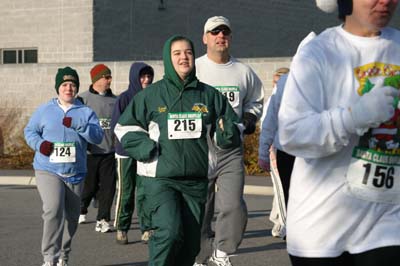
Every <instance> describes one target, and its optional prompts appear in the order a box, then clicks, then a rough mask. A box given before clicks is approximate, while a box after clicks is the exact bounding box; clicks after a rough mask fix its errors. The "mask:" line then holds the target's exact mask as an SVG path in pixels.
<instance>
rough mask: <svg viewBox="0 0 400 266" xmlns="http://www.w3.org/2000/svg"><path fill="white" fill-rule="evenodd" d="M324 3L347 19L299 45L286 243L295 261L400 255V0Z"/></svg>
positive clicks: (283, 118)
mask: <svg viewBox="0 0 400 266" xmlns="http://www.w3.org/2000/svg"><path fill="white" fill-rule="evenodd" d="M317 4H318V6H319V7H320V8H321V9H323V10H325V11H333V9H336V10H337V11H338V17H339V18H340V19H341V20H342V21H343V23H342V24H341V25H339V26H336V27H332V28H329V29H326V30H325V31H323V32H322V33H320V34H319V35H318V36H317V37H315V38H314V39H313V40H311V41H310V42H309V43H308V44H307V45H305V46H304V47H303V48H302V49H301V50H300V51H299V52H298V53H297V54H296V56H295V57H294V58H293V61H292V64H291V66H290V73H289V76H288V79H287V82H286V85H285V91H284V93H283V97H282V101H281V106H280V110H279V115H278V116H279V118H278V123H279V128H278V134H279V140H280V144H281V146H282V148H283V150H284V151H285V152H287V153H290V154H292V155H294V156H296V161H295V164H294V168H293V172H292V176H291V181H290V197H289V202H288V210H287V250H288V253H289V255H290V259H291V262H292V265H293V266H317V265H318V266H319V265H324V266H325V265H329V266H336V265H337V266H343V265H346V266H378V265H385V266H395V265H399V263H400V230H399V229H400V196H399V195H400V167H399V162H400V148H399V147H400V145H399V144H400V134H399V130H398V128H399V123H398V122H397V121H398V118H399V115H400V110H399V105H398V97H399V90H398V89H399V87H400V86H399V85H400V80H399V79H400V76H399V75H400V32H399V31H398V30H396V29H394V28H390V27H387V25H388V24H389V22H390V20H391V18H392V16H393V15H394V14H395V10H396V7H397V5H398V0H346V1H344V0H338V1H336V0H332V1H322V0H319V1H317ZM335 5H336V6H337V8H332V7H334V6H335ZM391 132H393V133H394V135H391V137H392V138H391V139H386V137H388V135H389V133H391ZM378 135H380V136H378ZM376 138H379V141H378V142H375V140H376ZM389 144H390V145H389ZM394 144H396V145H394Z"/></svg>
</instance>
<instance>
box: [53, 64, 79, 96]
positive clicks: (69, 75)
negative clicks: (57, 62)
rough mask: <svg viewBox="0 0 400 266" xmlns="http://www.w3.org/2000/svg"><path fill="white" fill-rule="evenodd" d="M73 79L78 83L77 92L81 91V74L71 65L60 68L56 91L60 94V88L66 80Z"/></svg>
mask: <svg viewBox="0 0 400 266" xmlns="http://www.w3.org/2000/svg"><path fill="white" fill-rule="evenodd" d="M67 81H71V82H73V83H75V85H76V93H78V91H79V76H78V73H77V72H76V70H75V69H73V68H70V67H69V66H67V67H65V68H59V69H58V71H57V75H56V85H55V88H56V92H57V94H58V88H59V87H60V85H61V84H63V83H64V82H67Z"/></svg>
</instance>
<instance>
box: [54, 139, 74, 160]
mask: <svg viewBox="0 0 400 266" xmlns="http://www.w3.org/2000/svg"><path fill="white" fill-rule="evenodd" d="M75 161H76V148H75V143H74V142H55V143H54V150H53V152H52V153H51V155H50V162H51V163H74V162H75Z"/></svg>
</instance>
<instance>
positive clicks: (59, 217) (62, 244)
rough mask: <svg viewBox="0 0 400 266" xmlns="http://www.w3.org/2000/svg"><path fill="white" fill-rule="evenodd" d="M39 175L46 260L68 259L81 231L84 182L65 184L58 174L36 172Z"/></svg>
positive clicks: (37, 176)
mask: <svg viewBox="0 0 400 266" xmlns="http://www.w3.org/2000/svg"><path fill="white" fill-rule="evenodd" d="M35 176H36V185H37V188H38V191H39V194H40V198H41V199H42V203H43V215H42V218H43V237H42V255H43V260H44V261H50V262H57V261H58V259H59V258H62V259H64V260H68V254H69V252H70V251H71V240H72V237H73V236H74V234H75V232H76V229H77V228H78V219H79V214H80V203H81V200H80V196H81V193H82V188H83V182H81V183H79V184H76V185H73V184H69V183H64V182H63V181H62V180H61V179H60V178H59V177H58V176H57V175H55V174H53V173H50V172H47V171H40V170H36V171H35ZM64 224H66V225H65V226H66V230H64Z"/></svg>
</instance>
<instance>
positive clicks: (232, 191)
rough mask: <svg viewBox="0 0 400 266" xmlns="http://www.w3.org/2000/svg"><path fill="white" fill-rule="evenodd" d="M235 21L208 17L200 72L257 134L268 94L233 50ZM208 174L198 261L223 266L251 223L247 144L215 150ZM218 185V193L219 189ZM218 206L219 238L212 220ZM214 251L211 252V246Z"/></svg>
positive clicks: (198, 64) (248, 129)
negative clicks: (245, 195)
mask: <svg viewBox="0 0 400 266" xmlns="http://www.w3.org/2000/svg"><path fill="white" fill-rule="evenodd" d="M231 41H232V26H231V23H230V21H229V20H228V19H227V18H225V17H223V16H214V17H211V18H209V19H208V20H207V21H206V23H205V25H204V33H203V43H204V44H205V45H206V46H207V53H206V54H205V55H203V56H201V57H199V58H197V59H196V75H197V77H198V78H199V80H200V81H202V82H204V83H207V84H209V85H211V86H213V87H215V88H216V89H217V90H219V91H220V92H221V93H222V94H224V95H225V96H226V97H227V99H228V101H229V103H230V104H231V106H232V107H233V110H234V111H235V113H236V114H237V116H238V117H239V118H240V119H241V122H242V123H243V126H244V127H243V133H244V134H253V133H254V131H255V129H256V123H257V120H259V118H260V117H261V114H262V107H263V100H264V93H263V87H262V83H261V80H260V79H259V78H258V76H257V75H256V74H255V73H254V71H253V70H252V69H251V68H250V67H249V66H247V65H245V64H243V63H241V62H240V61H238V60H237V59H236V58H234V57H233V56H231V55H230V52H229V48H230V45H231ZM209 165H210V166H209V174H208V181H209V182H208V185H209V186H208V196H207V197H208V198H207V203H206V210H205V215H204V221H203V226H202V244H201V246H202V248H201V251H200V253H199V255H198V256H197V258H196V263H197V264H195V265H205V263H206V261H207V258H208V257H209V256H210V255H211V258H210V261H212V262H213V263H214V264H217V265H219V266H224V265H227V266H229V265H231V262H230V259H229V254H232V253H234V252H235V251H236V250H237V248H238V247H239V245H240V243H241V242H242V239H243V234H244V231H245V229H246V224H247V207H246V203H245V201H244V198H243V189H244V175H245V172H244V171H245V169H244V161H243V147H242V146H241V147H237V148H234V149H227V150H221V149H218V148H216V149H215V151H214V152H213V153H212V156H211V158H210V163H209ZM215 187H217V192H216V193H215ZM214 202H215V209H217V210H218V215H217V218H216V223H215V238H214V240H213V233H212V230H211V222H212V218H213V216H214ZM211 248H212V249H214V252H212V254H210V253H211V252H209V250H210V249H211Z"/></svg>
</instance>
